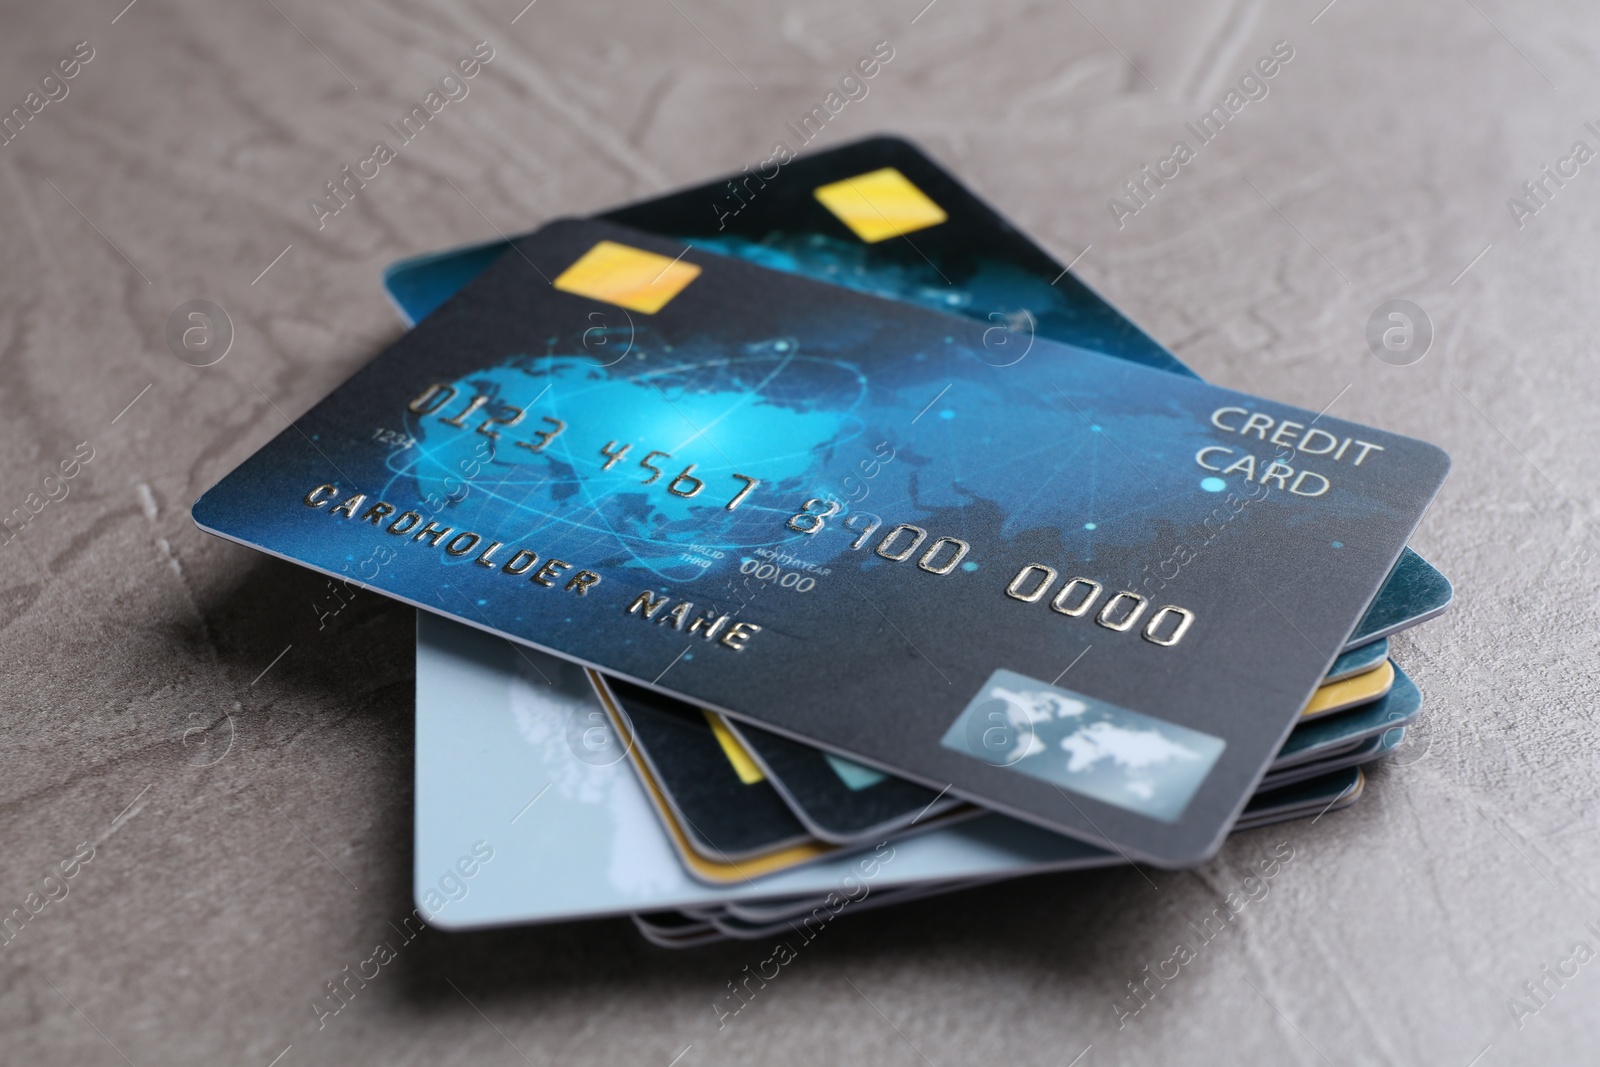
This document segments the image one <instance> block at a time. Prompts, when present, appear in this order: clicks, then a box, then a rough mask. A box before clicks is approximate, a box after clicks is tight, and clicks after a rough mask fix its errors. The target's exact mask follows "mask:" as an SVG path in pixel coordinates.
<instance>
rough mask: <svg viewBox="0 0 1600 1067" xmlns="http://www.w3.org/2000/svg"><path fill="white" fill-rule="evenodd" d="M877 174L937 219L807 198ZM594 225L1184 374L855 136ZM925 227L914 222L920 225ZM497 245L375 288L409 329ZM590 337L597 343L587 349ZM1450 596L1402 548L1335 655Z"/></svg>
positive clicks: (1430, 614)
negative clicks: (876, 222)
mask: <svg viewBox="0 0 1600 1067" xmlns="http://www.w3.org/2000/svg"><path fill="white" fill-rule="evenodd" d="M885 170H889V171H892V172H894V173H895V174H898V175H900V177H901V179H902V180H903V181H904V182H905V184H906V186H908V187H909V188H910V189H914V190H915V191H916V193H918V194H920V195H921V196H923V197H925V198H926V199H927V200H928V202H930V203H932V204H934V205H936V207H937V209H938V214H939V215H942V216H943V219H942V221H939V222H937V223H936V224H930V225H925V226H922V227H920V228H918V229H914V230H911V231H909V232H908V233H907V234H906V235H905V236H904V237H902V238H901V239H898V240H885V239H880V240H875V241H869V240H866V239H864V238H863V236H862V235H861V234H860V233H858V232H856V231H855V230H853V229H852V228H851V226H850V225H848V224H847V222H846V221H845V219H843V218H841V215H840V213H839V212H837V211H835V210H834V209H833V208H830V207H829V206H828V205H826V204H824V203H823V201H822V200H820V199H819V198H818V196H817V191H818V190H820V189H827V188H829V187H833V186H838V185H840V184H841V183H844V182H848V183H850V184H853V185H855V186H857V187H858V188H859V186H860V183H861V180H862V179H864V178H868V177H870V176H872V175H881V174H883V172H884V171H885ZM879 181H880V183H881V181H882V179H879ZM880 192H887V193H888V194H889V196H891V197H892V196H894V195H895V194H896V193H899V194H900V195H901V196H905V195H906V190H905V189H903V188H902V189H899V190H895V189H888V190H882V189H881V185H880ZM835 206H837V204H835ZM601 217H602V218H607V219H610V220H612V221H614V222H621V223H623V224H624V225H627V226H631V227H633V228H634V229H638V230H644V231H646V232H647V233H656V234H660V235H662V236H666V237H675V238H678V239H681V240H684V241H686V242H689V243H691V244H693V245H694V246H695V247H696V248H697V249H700V250H702V251H712V252H718V253H721V254H723V255H729V256H736V257H738V258H741V259H746V260H748V261H750V262H752V263H757V264H759V265H761V266H764V267H770V268H772V269H774V270H781V271H786V272H789V273H793V274H799V275H802V276H804V277H808V278H814V279H816V280H818V281H825V282H829V283H832V284H835V285H844V286H847V287H849V288H852V289H858V290H860V291H862V292H869V293H872V294H874V295H876V296H883V297H889V298H891V299H896V300H905V301H908V302H910V303H914V304H920V305H922V306H924V307H928V308H932V309H934V310H939V311H946V312H951V313H954V314H959V315H964V316H966V317H968V318H971V319H974V320H976V321H979V322H982V323H984V324H985V326H988V327H991V328H993V327H995V326H997V325H1005V326H1007V327H1012V326H1015V327H1018V328H1020V330H1021V333H1022V336H1020V337H1011V336H1009V335H1008V334H1007V333H1006V332H1002V331H995V333H994V334H992V335H991V336H992V337H994V338H995V339H996V340H997V341H1000V340H1002V339H1003V340H1005V341H1007V342H1009V343H1010V344H1011V345H1012V346H1013V348H1014V349H1016V350H1020V348H1021V346H1023V345H1024V344H1026V337H1027V335H1028V334H1029V333H1030V332H1033V331H1036V332H1037V334H1038V336H1040V337H1047V338H1049V339H1051V340H1053V341H1062V342H1064V343H1066V344H1071V345H1077V346H1079V347H1081V348H1089V349H1093V350H1094V351H1096V352H1101V353H1104V354H1106V355H1110V356H1116V357H1117V358H1118V359H1126V360H1131V361H1133V362H1135V363H1142V364H1144V365H1145V366H1149V367H1156V368H1159V369H1161V370H1168V371H1171V372H1173V373H1174V374H1184V375H1189V376H1193V375H1194V372H1193V371H1192V370H1190V369H1189V368H1188V367H1187V366H1185V365H1184V364H1183V363H1182V362H1181V361H1180V360H1179V359H1178V357H1177V356H1175V355H1173V354H1172V353H1171V352H1170V351H1168V350H1167V349H1166V348H1164V347H1163V346H1162V345H1161V344H1160V343H1158V342H1157V341H1156V340H1155V339H1153V338H1152V337H1150V335H1148V334H1147V333H1145V332H1144V331H1143V330H1141V329H1139V327H1138V326H1137V325H1135V324H1134V323H1133V322H1131V321H1129V320H1128V319H1127V317H1126V316H1124V315H1123V314H1122V313H1121V312H1119V311H1118V310H1117V309H1116V308H1115V307H1113V306H1112V305H1111V304H1110V303H1109V302H1108V301H1106V300H1105V299H1104V298H1103V297H1101V296H1100V295H1099V294H1098V293H1096V292H1094V290H1092V289H1090V288H1089V287H1088V286H1086V285H1084V284H1083V283H1082V282H1081V281H1080V280H1079V279H1078V278H1077V277H1076V276H1075V275H1074V274H1072V272H1071V271H1069V270H1067V269H1066V268H1065V267H1064V266H1062V265H1061V264H1060V263H1058V262H1056V261H1055V260H1054V259H1053V258H1052V257H1051V256H1050V255H1049V254H1048V253H1046V252H1045V251H1044V250H1043V249H1041V248H1039V247H1038V246H1037V245H1035V244H1034V243H1033V242H1032V241H1030V240H1029V239H1028V238H1027V237H1026V236H1025V235H1024V234H1023V233H1022V232H1021V231H1019V230H1018V229H1017V228H1016V227H1014V226H1012V225H1011V224H1010V223H1009V222H1007V221H1006V220H1005V219H1004V218H1002V217H1001V216H1000V215H999V214H998V213H997V212H996V211H995V210H994V209H993V208H991V207H990V206H989V205H988V204H986V203H984V202H983V201H982V200H980V199H979V198H978V197H977V196H975V195H973V193H972V192H971V191H970V190H968V189H967V188H966V186H964V185H963V184H961V182H959V181H958V180H957V179H956V178H955V177H954V176H953V175H951V174H950V173H949V172H948V171H946V170H945V169H944V168H942V167H940V166H939V165H938V164H937V163H935V162H934V161H933V160H932V159H930V158H929V157H928V156H927V155H926V154H925V153H923V152H922V151H921V150H920V149H918V148H917V147H916V146H915V145H912V144H910V143H908V142H906V141H904V140H901V139H899V138H894V137H872V138H868V139H866V140H863V141H858V142H855V143H853V144H847V145H843V146H841V147H839V148H834V149H829V150H828V151H825V152H817V153H814V154H812V155H807V156H802V157H800V158H799V159H795V160H792V161H790V162H788V163H786V164H785V165H784V166H783V167H782V168H781V169H778V170H777V171H776V172H775V173H771V174H754V175H753V174H748V173H746V174H738V175H733V176H731V177H728V178H724V179H722V180H720V181H714V182H708V183H706V184H705V185H701V186H696V187H694V188H690V189H685V190H682V191H680V192H677V193H673V194H670V195H668V196H664V197H659V198H657V199H654V200H649V201H645V202H642V203H638V204H630V205H627V206H625V207H621V208H617V209H614V210H613V211H610V212H608V213H607V214H605V215H603V216H601ZM935 217H937V216H935V215H933V214H928V215H926V216H925V220H931V219H933V218H935ZM912 235H914V236H912ZM867 236H876V235H874V234H868V235H867ZM509 247H510V242H508V241H503V240H502V241H492V242H488V243H485V244H481V245H475V246H471V247H467V248H459V249H452V250H450V251H446V252H435V253H430V254H427V255H422V256H417V257H414V258H411V259H406V260H402V261H400V262H398V263H395V264H392V265H391V266H390V267H389V268H388V269H387V270H385V271H384V288H385V289H386V291H387V292H388V293H389V296H390V298H391V299H392V300H393V301H394V302H395V305H396V307H397V308H398V309H399V310H400V313H401V314H402V315H404V316H405V317H406V320H407V322H408V323H416V322H418V321H420V320H421V319H423V318H424V317H426V316H427V315H428V314H429V313H431V312H432V311H433V310H434V309H435V308H437V307H438V306H439V305H441V304H443V303H444V302H445V301H446V300H447V299H449V298H450V296H451V295H452V294H454V293H455V292H456V291H457V290H458V289H460V288H461V287H462V286H463V285H465V284H466V283H467V282H469V281H471V280H472V279H473V278H475V277H477V276H478V274H479V273H481V272H482V271H483V270H484V268H486V267H487V266H488V265H489V264H491V263H493V262H494V261H495V260H496V259H498V258H499V257H500V256H501V255H503V254H504V253H505V251H506V250H507V249H508V248H509ZM601 340H602V338H601V337H600V335H598V334H597V335H596V342H597V343H599V342H600V341H601ZM1452 596H1453V590H1452V589H1451V586H1450V582H1449V581H1448V580H1447V579H1446V578H1445V577H1444V575H1443V574H1441V573H1439V571H1438V570H1437V569H1435V568H1434V567H1433V566H1432V565H1431V564H1430V563H1428V562H1427V561H1426V560H1425V559H1423V558H1422V557H1421V556H1419V555H1418V554H1417V553H1416V552H1414V551H1412V550H1411V549H1409V548H1408V549H1406V550H1405V551H1404V552H1403V553H1401V556H1400V559H1399V560H1398V561H1397V562H1396V563H1395V567H1394V570H1393V571H1392V572H1391V573H1390V575H1389V577H1388V579H1387V580H1386V581H1385V582H1384V584H1383V587H1382V588H1381V589H1380V590H1379V591H1378V594H1377V596H1376V597H1374V598H1373V601H1372V604H1371V606H1370V607H1369V608H1368V610H1367V612H1366V614H1365V615H1364V616H1363V617H1362V619H1361V622H1360V623H1359V624H1357V626H1356V629H1355V631H1354V632H1353V633H1352V634H1351V635H1350V639H1349V642H1348V643H1349V646H1350V647H1352V648H1354V647H1357V646H1360V645H1362V644H1366V643H1369V642H1373V641H1377V640H1380V639H1382V638H1384V637H1387V636H1388V635H1390V634H1392V633H1395V632H1396V631H1398V630H1402V629H1405V628H1406V627H1408V626H1415V625H1416V624H1418V623H1420V622H1424V621H1426V620H1428V619H1431V618H1434V617H1436V616H1437V615H1439V614H1440V613H1442V612H1443V611H1444V610H1445V609H1446V607H1448V606H1449V604H1450V601H1451V598H1452Z"/></svg>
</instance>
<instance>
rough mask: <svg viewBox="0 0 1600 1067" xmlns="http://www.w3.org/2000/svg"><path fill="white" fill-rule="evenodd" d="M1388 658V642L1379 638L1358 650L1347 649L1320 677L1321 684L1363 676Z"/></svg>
mask: <svg viewBox="0 0 1600 1067" xmlns="http://www.w3.org/2000/svg"><path fill="white" fill-rule="evenodd" d="M1388 658H1389V641H1388V639H1387V638H1382V637H1380V638H1378V640H1376V641H1369V642H1367V643H1366V644H1364V645H1362V646H1360V647H1359V648H1352V649H1348V650H1346V651H1344V652H1341V653H1339V658H1338V659H1336V660H1334V661H1333V666H1332V667H1329V668H1328V673H1327V674H1325V675H1323V677H1322V684H1323V685H1327V684H1328V683H1329V682H1342V681H1344V680H1345V679H1346V678H1353V677H1355V676H1356V675H1358V674H1365V673H1367V672H1368V671H1370V670H1372V669H1374V668H1376V667H1379V666H1382V664H1383V661H1384V660H1386V659H1388ZM1313 699H1315V698H1313Z"/></svg>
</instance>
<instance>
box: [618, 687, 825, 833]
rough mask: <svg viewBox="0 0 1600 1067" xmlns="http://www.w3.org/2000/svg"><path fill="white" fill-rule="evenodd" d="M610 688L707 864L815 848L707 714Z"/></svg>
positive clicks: (652, 695)
mask: <svg viewBox="0 0 1600 1067" xmlns="http://www.w3.org/2000/svg"><path fill="white" fill-rule="evenodd" d="M611 688H612V692H613V693H614V694H615V697H616V699H617V701H618V702H619V703H620V705H621V708H622V711H623V712H624V713H625V714H626V715H627V727H628V729H629V730H630V731H631V732H632V740H633V742H634V743H635V744H636V745H637V746H638V748H637V751H638V752H639V754H640V755H641V756H642V757H643V758H644V760H645V761H646V763H647V764H648V766H649V768H650V773H651V776H652V778H653V779H654V783H655V785H656V786H657V788H659V789H660V790H661V793H662V795H663V798H664V800H665V802H666V804H667V805H668V806H669V807H670V808H671V809H672V810H673V811H674V812H675V813H676V814H677V819H678V822H679V824H680V825H682V826H683V827H684V829H685V830H686V831H687V832H688V837H689V846H690V847H691V848H693V849H694V851H695V852H697V853H698V854H699V855H700V856H701V857H703V858H705V859H708V860H712V861H713V862H720V863H726V864H732V863H737V862H739V861H748V860H750V859H753V858H755V857H756V856H759V855H762V854H766V853H771V852H775V851H778V850H780V849H786V848H790V847H792V846H794V845H800V844H808V843H815V839H814V838H813V837H812V836H811V834H810V832H809V831H807V830H806V828H805V826H804V825H802V824H801V822H800V820H799V819H797V818H796V817H795V814H794V812H793V811H791V810H790V809H789V805H788V804H786V803H784V800H783V798H782V797H780V796H779V795H778V791H777V790H776V789H774V788H773V787H772V783H770V782H768V781H767V780H766V779H765V778H764V777H763V776H761V775H760V774H759V772H758V773H757V774H756V775H755V776H748V775H745V774H741V773H740V772H739V769H738V768H737V767H736V766H735V765H734V764H733V763H732V762H730V761H729V759H728V757H727V754H726V752H725V751H724V749H723V748H722V746H721V745H720V744H719V743H718V739H717V737H716V735H715V733H714V731H713V729H712V726H711V724H710V722H709V721H708V719H707V713H706V712H704V711H701V710H700V709H698V708H692V707H689V706H687V705H685V704H684V703H683V702H682V701H678V700H674V699H672V698H671V697H669V696H665V695H663V694H661V693H657V692H655V691H653V690H650V689H645V688H643V687H641V686H636V685H630V684H628V683H627V682H614V683H612V687H611ZM719 725H720V724H719ZM815 851H816V853H817V854H818V855H825V854H826V852H825V851H824V850H815Z"/></svg>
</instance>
